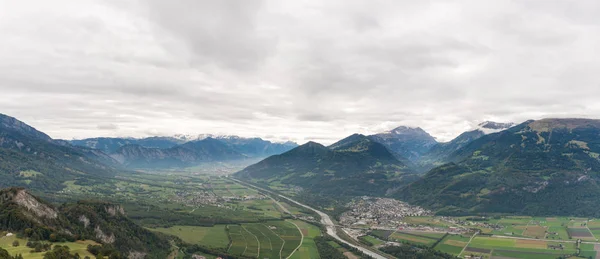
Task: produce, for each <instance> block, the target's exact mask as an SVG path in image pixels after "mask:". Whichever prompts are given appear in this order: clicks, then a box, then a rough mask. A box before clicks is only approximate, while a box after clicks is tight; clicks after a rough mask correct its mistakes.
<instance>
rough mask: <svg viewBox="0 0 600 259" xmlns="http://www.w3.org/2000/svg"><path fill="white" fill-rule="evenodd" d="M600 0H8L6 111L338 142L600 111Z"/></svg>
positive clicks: (3, 3) (94, 123) (85, 130)
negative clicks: (397, 130) (414, 129)
mask: <svg viewBox="0 0 600 259" xmlns="http://www.w3.org/2000/svg"><path fill="white" fill-rule="evenodd" d="M599 13H600V1H598V0H577V1H566V0H565V1H552V0H546V1H538V0H535V1H534V0H515V1H500V0H498V1H481V0H472V1H459V0H457V1H450V0H443V1H404V0H393V1H374V0H365V1H354V0H339V1H331V0H327V1H322V0H315V1H297V0H290V1H287V0H286V1H282V0H272V1H253V0H239V1H229V0H218V1H215V0H210V1H204V0H172V1H165V0H143V1H125V0H108V1H107V0H70V1H64V0H52V1H48V0H37V1H32V0H19V1H14V0H0V98H1V101H0V113H4V114H7V115H11V116H14V117H17V118H18V119H21V120H23V121H25V122H26V123H28V124H30V125H32V126H34V127H36V128H38V129H40V130H42V131H44V132H46V133H48V134H49V135H50V136H52V137H54V138H65V139H72V138H84V137H95V136H134V137H143V136H150V135H172V134H176V133H183V134H200V133H220V134H235V135H240V136H258V137H264V138H267V139H271V140H287V139H291V140H294V141H298V142H304V141H307V140H314V141H317V142H321V143H325V144H327V143H331V142H333V141H334V140H336V139H339V138H342V137H344V136H346V135H350V134H351V133H354V132H360V133H373V132H378V131H383V130H388V129H391V128H394V127H396V126H399V125H407V126H420V127H422V128H423V129H425V130H426V131H428V132H429V133H430V134H432V135H433V136H434V137H436V138H438V140H440V141H446V140H449V139H451V138H453V137H455V136H456V135H458V134H459V133H461V132H463V131H465V130H468V129H470V128H471V127H473V125H476V124H477V123H479V122H481V121H484V120H495V121H501V122H504V121H513V122H522V121H524V120H526V119H538V118H542V117H591V118H600V72H599V71H600V53H599V49H600V16H598V14H599Z"/></svg>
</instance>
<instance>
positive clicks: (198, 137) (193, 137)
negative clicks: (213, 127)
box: [173, 134, 239, 142]
mask: <svg viewBox="0 0 600 259" xmlns="http://www.w3.org/2000/svg"><path fill="white" fill-rule="evenodd" d="M173 137H174V138H176V139H179V140H182V141H186V142H187V141H196V140H203V139H207V138H214V139H237V138H239V137H238V136H232V135H215V134H198V135H191V134H175V135H173Z"/></svg>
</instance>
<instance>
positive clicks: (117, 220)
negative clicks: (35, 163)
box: [0, 188, 170, 258]
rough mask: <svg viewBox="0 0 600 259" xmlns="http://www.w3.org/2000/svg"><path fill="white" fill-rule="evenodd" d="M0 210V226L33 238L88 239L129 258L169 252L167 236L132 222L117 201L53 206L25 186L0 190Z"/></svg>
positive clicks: (158, 256) (153, 256)
mask: <svg viewBox="0 0 600 259" xmlns="http://www.w3.org/2000/svg"><path fill="white" fill-rule="evenodd" d="M0 211H1V213H0V229H2V230H8V231H11V232H14V233H18V234H19V235H22V236H23V237H26V238H30V239H32V240H52V239H54V240H57V241H58V240H61V239H65V240H72V241H75V240H76V239H91V240H94V241H96V242H98V243H101V244H103V245H109V246H112V247H114V248H116V249H117V250H118V251H119V252H121V254H122V255H124V256H125V257H127V256H130V258H132V256H134V255H138V257H136V258H166V257H167V255H168V254H169V252H170V244H169V242H168V240H166V239H165V238H162V237H160V236H157V235H156V234H155V233H153V232H151V231H149V230H146V229H145V228H142V227H140V226H138V225H136V224H134V223H133V222H132V221H131V220H129V219H128V218H127V216H126V214H125V211H124V210H123V208H122V207H121V206H119V205H117V204H111V203H107V202H93V201H81V202H77V203H74V204H64V205H62V206H60V207H55V206H53V205H52V204H50V203H48V202H46V201H44V200H42V199H40V198H38V197H35V196H33V195H31V194H30V193H29V192H27V191H26V190H25V189H22V188H9V189H3V190H0ZM144 255H145V256H147V257H144ZM140 256H141V257H140Z"/></svg>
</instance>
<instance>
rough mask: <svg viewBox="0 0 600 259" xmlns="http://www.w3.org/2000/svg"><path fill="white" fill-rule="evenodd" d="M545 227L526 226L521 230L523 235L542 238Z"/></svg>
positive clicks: (544, 234) (544, 233)
mask: <svg viewBox="0 0 600 259" xmlns="http://www.w3.org/2000/svg"><path fill="white" fill-rule="evenodd" d="M546 230H547V228H546V227H544V226H527V227H525V231H523V236H526V237H533V238H544V237H545V236H546Z"/></svg>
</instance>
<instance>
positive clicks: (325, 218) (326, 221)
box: [228, 177, 387, 259]
mask: <svg viewBox="0 0 600 259" xmlns="http://www.w3.org/2000/svg"><path fill="white" fill-rule="evenodd" d="M228 179H231V180H233V181H236V182H238V183H242V184H245V185H249V186H251V187H252V188H254V189H257V190H261V191H263V192H268V193H271V194H273V195H276V196H278V197H281V198H283V199H286V200H288V201H290V202H293V203H295V204H297V205H298V206H301V207H304V208H307V209H309V210H312V211H314V212H316V213H317V214H319V216H320V217H321V224H323V225H325V228H326V229H327V234H328V235H330V236H332V237H333V238H335V239H337V240H338V241H340V242H342V243H344V244H347V245H349V246H351V247H354V248H356V249H358V250H360V251H361V252H363V253H364V254H366V255H368V256H370V257H373V258H375V259H387V258H385V257H383V256H381V255H379V254H377V253H375V252H373V251H371V250H369V249H366V248H364V247H362V246H356V245H353V244H351V243H350V242H348V241H346V240H344V239H342V238H341V237H339V236H338V235H337V230H336V228H335V224H333V221H332V220H331V218H330V217H329V215H327V214H325V213H323V212H322V211H319V210H317V209H314V208H312V207H309V206H307V205H304V204H302V203H300V202H297V201H295V200H293V199H291V198H288V197H286V196H283V195H280V194H277V193H274V192H272V191H269V190H266V189H263V188H260V187H258V186H255V185H253V184H249V183H247V182H243V181H240V180H238V179H235V178H231V177H229V178H228Z"/></svg>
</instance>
